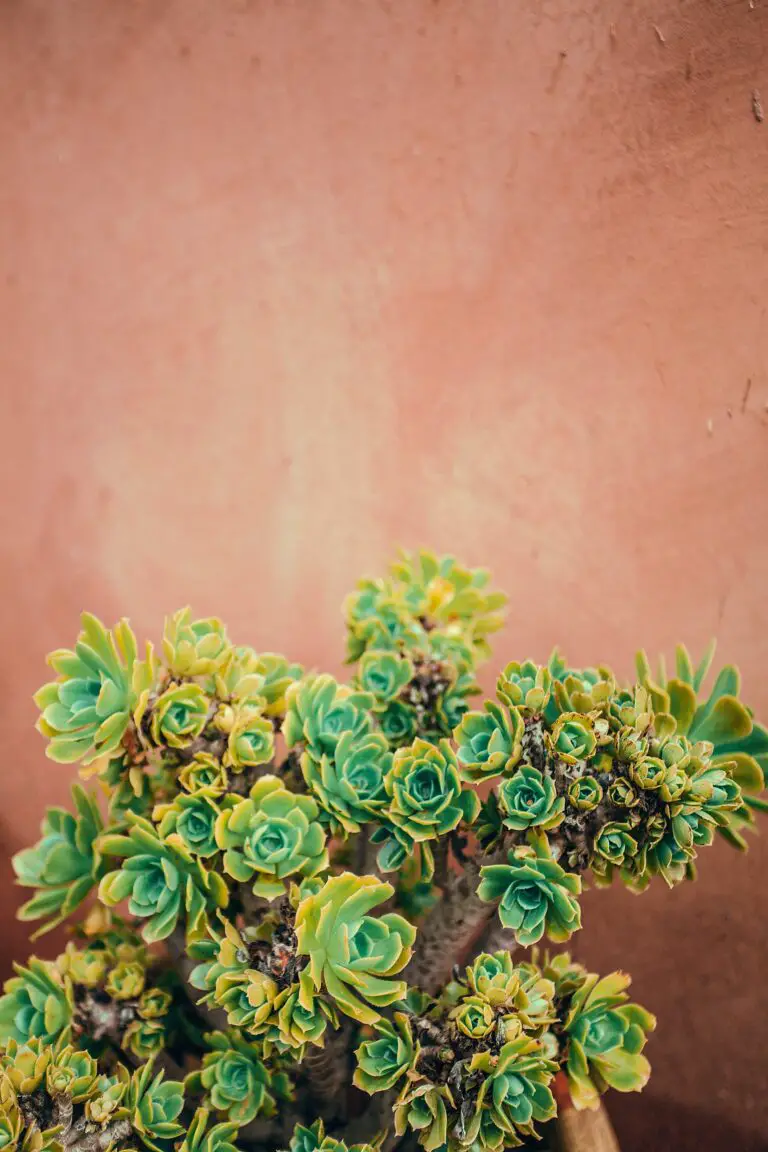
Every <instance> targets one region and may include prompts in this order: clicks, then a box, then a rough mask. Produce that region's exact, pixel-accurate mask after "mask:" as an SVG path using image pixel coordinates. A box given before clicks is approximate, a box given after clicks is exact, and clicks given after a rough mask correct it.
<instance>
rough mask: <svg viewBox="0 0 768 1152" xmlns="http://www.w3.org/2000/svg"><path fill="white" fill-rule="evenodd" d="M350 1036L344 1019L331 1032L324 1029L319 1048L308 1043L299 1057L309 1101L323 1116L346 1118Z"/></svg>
mask: <svg viewBox="0 0 768 1152" xmlns="http://www.w3.org/2000/svg"><path fill="white" fill-rule="evenodd" d="M351 1040H352V1024H351V1023H350V1021H349V1020H346V1019H344V1020H342V1022H341V1025H340V1026H339V1028H337V1029H336V1031H335V1032H331V1033H326V1037H325V1046H324V1047H323V1048H319V1047H317V1045H315V1044H310V1045H309V1047H308V1048H307V1052H306V1055H305V1057H304V1060H303V1061H302V1064H301V1071H302V1072H304V1073H306V1076H307V1081H308V1087H309V1091H310V1093H311V1096H312V1101H313V1104H314V1106H315V1108H316V1111H317V1112H318V1114H319V1115H320V1116H322V1118H323V1119H324V1120H327V1119H331V1118H332V1117H333V1118H335V1119H338V1120H346V1118H347V1095H348V1089H349V1082H350V1079H351V1077H350V1047H351Z"/></svg>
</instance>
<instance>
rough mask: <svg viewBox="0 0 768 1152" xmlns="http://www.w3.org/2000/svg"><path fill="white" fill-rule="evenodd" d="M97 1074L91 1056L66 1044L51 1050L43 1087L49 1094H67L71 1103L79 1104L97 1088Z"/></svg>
mask: <svg viewBox="0 0 768 1152" xmlns="http://www.w3.org/2000/svg"><path fill="white" fill-rule="evenodd" d="M98 1076H99V1072H98V1067H97V1064H96V1061H95V1060H94V1058H93V1056H91V1055H90V1053H88V1052H83V1051H80V1050H79V1049H77V1048H73V1047H72V1045H69V1044H68V1045H66V1046H65V1047H63V1048H62V1047H57V1048H56V1050H55V1051H53V1052H52V1055H51V1062H50V1063H49V1064H48V1066H47V1068H46V1070H45V1088H46V1091H47V1092H48V1095H49V1096H68V1097H69V1099H70V1100H71V1101H72V1103H73V1104H80V1103H82V1102H83V1101H84V1100H87V1099H88V1098H89V1097H90V1096H93V1095H94V1094H95V1093H96V1091H97V1090H98Z"/></svg>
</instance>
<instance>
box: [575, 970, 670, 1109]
mask: <svg viewBox="0 0 768 1152" xmlns="http://www.w3.org/2000/svg"><path fill="white" fill-rule="evenodd" d="M630 982H631V981H630V978H629V976H626V975H625V974H624V973H623V972H614V973H612V974H611V975H610V976H605V977H603V979H600V978H599V977H598V976H594V975H589V976H587V978H586V979H585V980H584V982H583V983H582V984H581V986H580V987H579V988H578V989H577V990H576V991H575V992H574V994H573V998H572V1000H571V1004H570V1010H569V1012H568V1015H567V1017H566V1019H565V1036H566V1038H567V1041H568V1044H567V1052H568V1056H567V1060H566V1063H565V1071H566V1074H567V1076H568V1086H569V1089H570V1093H571V1097H572V1099H573V1102H574V1104H575V1105H576V1107H577V1108H596V1107H597V1105H598V1103H599V1099H600V1094H601V1093H602V1092H605V1091H606V1089H608V1088H616V1089H617V1090H618V1091H619V1092H639V1091H640V1090H641V1089H642V1088H643V1087H645V1084H646V1083H647V1081H648V1077H649V1075H650V1071H651V1069H650V1065H649V1063H648V1060H647V1059H646V1057H645V1056H644V1055H643V1048H644V1047H645V1044H646V1041H647V1039H648V1033H649V1032H652V1031H653V1029H654V1028H655V1027H656V1020H655V1018H654V1017H653V1016H652V1015H651V1013H650V1012H647V1011H646V1010H645V1009H644V1008H641V1007H640V1006H639V1005H638V1004H632V1003H629V1002H628V997H627V993H626V989H627V988H628V987H629V984H630Z"/></svg>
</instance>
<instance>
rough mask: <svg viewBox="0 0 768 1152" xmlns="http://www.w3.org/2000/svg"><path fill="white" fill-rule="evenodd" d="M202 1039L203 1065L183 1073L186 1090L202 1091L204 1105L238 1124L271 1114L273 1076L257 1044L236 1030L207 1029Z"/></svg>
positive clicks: (191, 1091) (197, 1092)
mask: <svg viewBox="0 0 768 1152" xmlns="http://www.w3.org/2000/svg"><path fill="white" fill-rule="evenodd" d="M205 1040H206V1044H207V1045H208V1049H209V1051H207V1052H206V1053H205V1055H204V1056H203V1062H202V1067H201V1068H199V1069H197V1070H196V1071H194V1072H191V1073H190V1074H189V1076H187V1077H186V1079H185V1081H184V1086H185V1088H186V1089H187V1091H188V1092H189V1093H190V1094H192V1095H203V1102H204V1106H205V1107H207V1108H211V1109H213V1110H214V1111H215V1112H216V1113H217V1114H218V1115H219V1116H221V1117H223V1118H225V1119H227V1120H229V1121H230V1122H231V1123H234V1124H237V1126H238V1127H240V1128H242V1127H243V1126H244V1125H246V1124H249V1123H250V1122H251V1120H254V1119H255V1118H256V1116H260V1115H262V1116H273V1115H274V1113H275V1099H274V1097H273V1095H272V1093H271V1091H270V1089H271V1087H272V1078H271V1076H270V1074H269V1072H268V1071H267V1069H266V1067H265V1065H264V1063H263V1061H262V1059H261V1056H260V1053H259V1048H258V1047H257V1046H256V1045H254V1044H249V1043H248V1041H247V1040H244V1039H242V1038H241V1037H239V1036H238V1035H237V1033H236V1032H228V1033H227V1032H210V1033H208V1034H207V1035H206V1037H205Z"/></svg>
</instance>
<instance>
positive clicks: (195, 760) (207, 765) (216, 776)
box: [177, 752, 228, 794]
mask: <svg viewBox="0 0 768 1152" xmlns="http://www.w3.org/2000/svg"><path fill="white" fill-rule="evenodd" d="M177 780H178V783H179V784H180V785H181V787H182V788H183V789H184V790H185V791H186V792H201V791H205V790H206V789H208V790H210V792H211V794H214V793H221V792H223V791H224V789H225V788H226V787H227V783H228V777H227V770H226V768H225V767H224V765H223V764H222V763H221V761H220V760H217V759H216V757H215V756H211V755H210V754H209V753H208V752H197V753H196V754H195V755H194V756H193V757H192V759H191V760H190V761H189V763H188V764H185V765H184V767H183V768H181V769H180V770H179V774H178V776H177Z"/></svg>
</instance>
